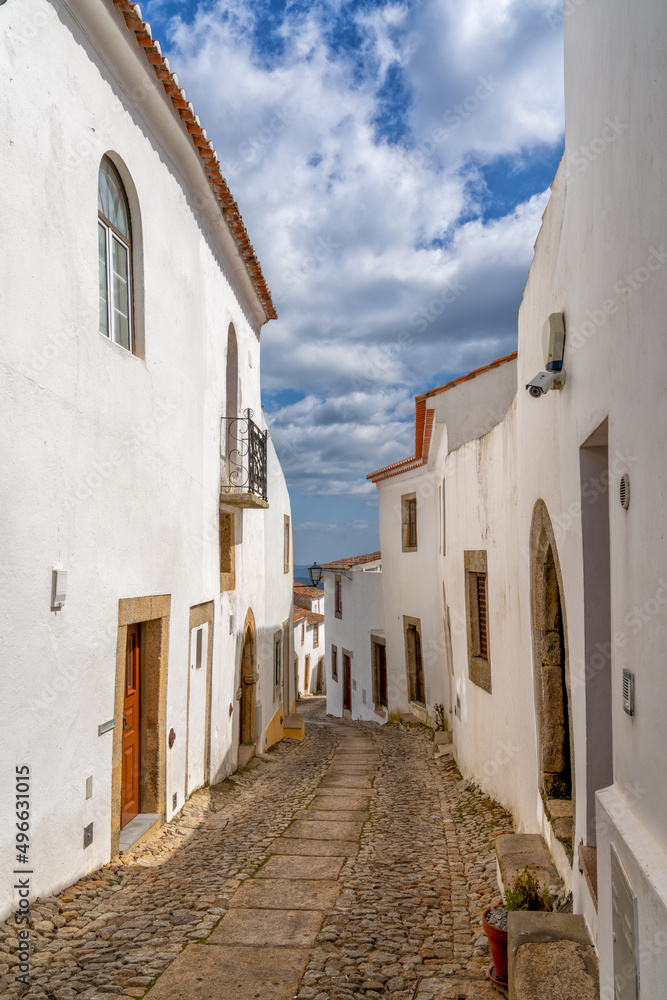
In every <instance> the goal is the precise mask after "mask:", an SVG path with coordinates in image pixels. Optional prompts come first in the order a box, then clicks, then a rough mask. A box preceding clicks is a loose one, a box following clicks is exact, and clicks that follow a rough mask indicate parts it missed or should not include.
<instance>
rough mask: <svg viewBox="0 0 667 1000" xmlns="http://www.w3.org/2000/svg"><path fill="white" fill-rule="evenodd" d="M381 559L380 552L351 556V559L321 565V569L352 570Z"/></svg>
mask: <svg viewBox="0 0 667 1000" xmlns="http://www.w3.org/2000/svg"><path fill="white" fill-rule="evenodd" d="M381 557H382V554H381V553H380V552H368V553H367V554H366V555H365V556H352V558H351V559H336V560H334V562H328V563H323V564H322V568H323V569H352V567H353V566H361V565H363V564H364V563H369V562H378V561H379V560H380V559H381Z"/></svg>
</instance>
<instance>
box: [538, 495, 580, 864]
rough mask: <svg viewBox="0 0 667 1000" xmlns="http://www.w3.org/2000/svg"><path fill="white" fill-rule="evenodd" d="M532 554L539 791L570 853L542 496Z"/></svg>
mask: <svg viewBox="0 0 667 1000" xmlns="http://www.w3.org/2000/svg"><path fill="white" fill-rule="evenodd" d="M531 556H532V621H533V651H534V663H535V702H536V712H537V750H538V757H539V781H540V793H541V795H542V799H543V801H544V805H545V811H546V814H547V819H548V820H549V821H550V823H551V826H552V829H553V832H554V834H555V836H556V838H557V839H558V840H560V841H562V842H563V844H564V845H565V847H566V849H567V851H568V854H569V855H570V856H571V850H572V828H573V823H572V818H573V815H574V812H573V805H574V780H573V778H574V752H573V749H574V747H573V740H572V709H571V692H570V664H569V657H568V644H567V619H566V615H565V604H564V601H563V580H562V575H561V571H560V563H559V560H558V550H557V548H556V539H555V536H554V532H553V527H552V524H551V518H550V517H549V512H548V511H547V508H546V504H545V503H544V501H543V500H538V501H537V503H536V505H535V509H534V511H533V524H532V530H531Z"/></svg>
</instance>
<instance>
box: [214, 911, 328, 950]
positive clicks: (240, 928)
mask: <svg viewBox="0 0 667 1000" xmlns="http://www.w3.org/2000/svg"><path fill="white" fill-rule="evenodd" d="M322 920H323V915H322V913H321V912H320V911H318V910H245V909H238V910H228V912H227V913H226V914H225V916H224V917H223V918H222V920H221V921H220V924H219V925H218V927H217V929H216V930H215V931H214V932H213V934H211V936H210V938H209V939H208V944H226V945H232V944H245V945H261V946H264V945H273V946H274V947H276V946H281V947H285V946H287V945H290V946H292V947H294V948H312V947H313V945H314V944H315V941H316V940H317V935H318V933H319V930H320V927H321V926H322Z"/></svg>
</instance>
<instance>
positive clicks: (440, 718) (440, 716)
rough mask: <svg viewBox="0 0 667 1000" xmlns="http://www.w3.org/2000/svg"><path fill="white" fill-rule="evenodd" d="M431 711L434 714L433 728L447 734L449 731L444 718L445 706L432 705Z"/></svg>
mask: <svg viewBox="0 0 667 1000" xmlns="http://www.w3.org/2000/svg"><path fill="white" fill-rule="evenodd" d="M433 711H434V712H435V728H436V729H440V730H442V731H443V732H445V733H446V732H447V730H448V729H449V724H448V722H447V719H446V718H445V706H444V705H434V706H433Z"/></svg>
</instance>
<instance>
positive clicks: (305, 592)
mask: <svg viewBox="0 0 667 1000" xmlns="http://www.w3.org/2000/svg"><path fill="white" fill-rule="evenodd" d="M294 593H295V594H299V595H300V596H301V597H312V598H318V597H324V591H323V590H320V589H319V588H318V587H309V586H308V585H307V584H305V583H295V584H294Z"/></svg>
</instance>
